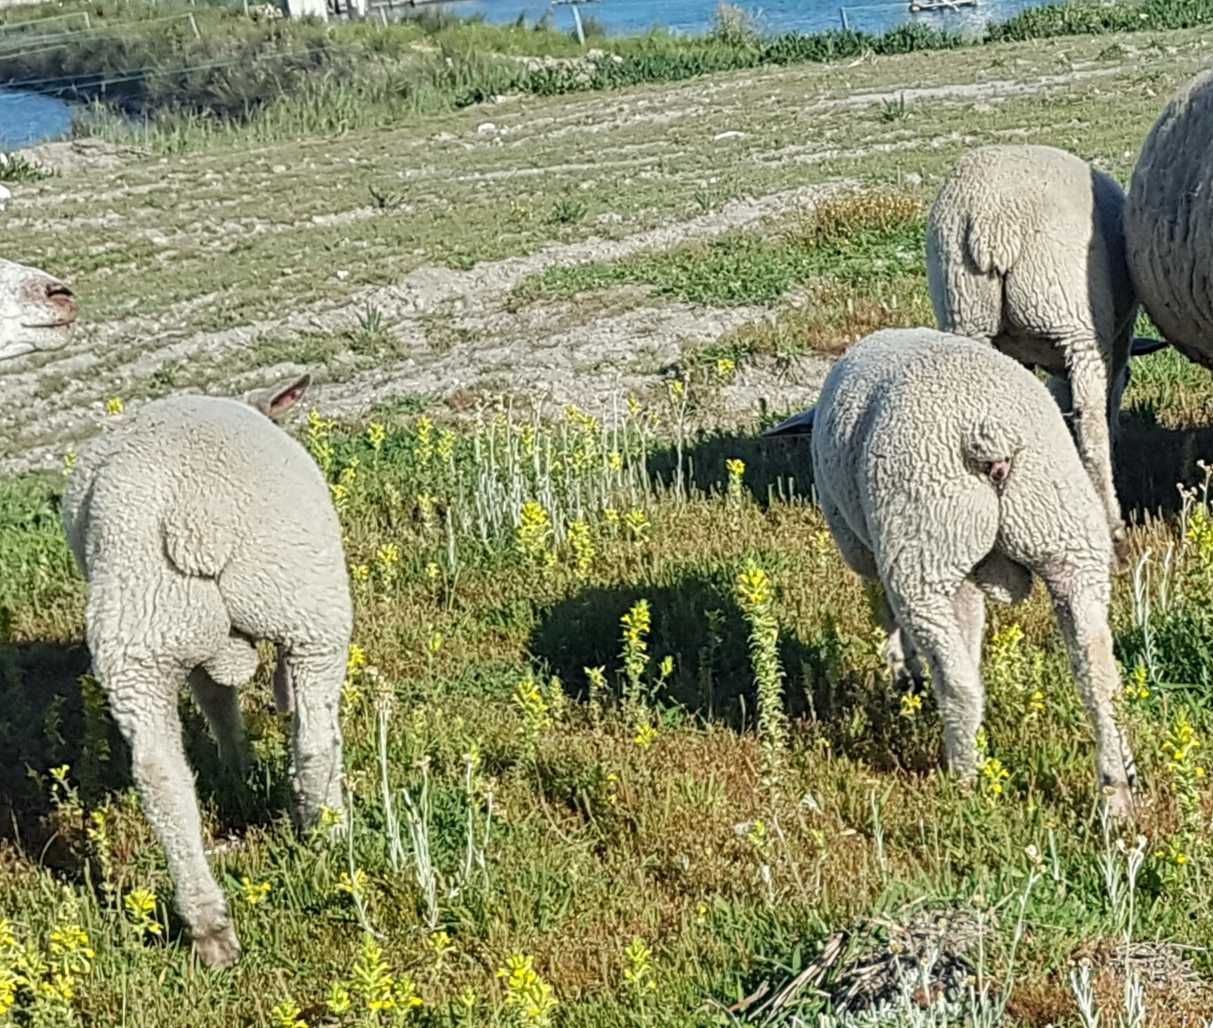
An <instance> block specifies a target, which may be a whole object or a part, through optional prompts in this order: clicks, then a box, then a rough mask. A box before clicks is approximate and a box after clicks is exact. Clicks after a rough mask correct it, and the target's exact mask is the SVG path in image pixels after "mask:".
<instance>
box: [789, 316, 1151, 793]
mask: <svg viewBox="0 0 1213 1028" xmlns="http://www.w3.org/2000/svg"><path fill="white" fill-rule="evenodd" d="M806 430H811V432H812V438H811V450H812V463H813V479H814V485H815V488H816V490H817V495H818V498H819V500H820V502H821V507H822V511H823V512H824V514H825V517H826V520H827V522H828V524H829V526H830V531H831V533H832V535H833V537H834V540H835V542H836V543H837V544H838V548H839V550H840V551H841V552H842V556H843V559H844V560H845V561H846V563H847V564H848V565H849V566H850V567H851V568H852V569H853V570H854V571H855V572H856V573H857V574H859V575H861V576H862V577H863V578H865V579H867V580H868V581H869V582H870V583H872V584H873V585H876V584H877V583H878V584H879V586H881V587H882V588H881V589H879V590H873V591H874V592H876V594H877V595H876V599H877V606H878V616H879V618H880V620H881V622H882V625H883V627H884V629H885V631H886V632H887V633H888V636H889V638H888V648H887V653H888V658H889V662H890V666H891V669H892V670H893V672H894V674H895V675H896V676H898V677H903V678H904V677H905V676H907V675H913V674H914V673H915V665H916V662H917V660H918V656H919V654H921V655H922V656H924V657H925V658H926V660H927V661H928V662H929V665H930V668H931V678H932V682H933V684H934V688H935V694H936V698H937V700H938V703H939V709H940V715H941V717H942V720H943V725H944V750H945V754H946V757H947V762H948V765H949V767H950V768H951V769H952V770H953V771H955V772H957V773H959V774H960V775H962V776H964V777H966V778H971V777H972V776H973V775H974V774H975V772H976V767H977V749H976V737H977V731H978V729H979V727H980V726H981V722H982V716H983V706H984V702H985V690H984V687H983V685H982V681H981V671H980V661H981V646H982V636H983V634H984V630H985V614H986V610H985V599H986V597H987V596H989V597H991V598H994V599H997V600H999V601H1001V602H1008V603H1015V602H1020V601H1022V600H1024V599H1026V598H1027V596H1028V594H1029V592H1030V591H1031V584H1032V575H1033V574H1036V575H1039V576H1040V577H1041V578H1042V579H1043V580H1044V583H1045V585H1046V587H1047V588H1048V590H1049V593H1050V595H1051V597H1052V600H1053V605H1054V609H1055V611H1056V614H1057V620H1058V623H1059V626H1060V628H1061V632H1062V635H1063V637H1064V639H1065V643H1066V648H1067V650H1068V652H1069V656H1070V663H1071V667H1072V668H1073V672H1074V677H1075V679H1076V681H1077V684H1078V689H1079V691H1080V693H1081V694H1082V698H1083V701H1084V704H1085V705H1086V708H1087V711H1088V713H1089V715H1090V719H1091V725H1092V728H1093V729H1094V732H1095V740H1096V746H1097V757H1096V763H1097V768H1098V775H1099V782H1100V785H1101V786H1103V787H1104V789H1105V791H1106V796H1107V803H1108V808H1109V811H1110V812H1111V813H1113V814H1116V815H1124V814H1127V813H1128V812H1129V811H1130V810H1131V807H1132V786H1133V784H1134V780H1135V777H1136V776H1135V770H1134V761H1133V756H1132V753H1131V750H1130V747H1129V745H1128V743H1127V741H1126V740H1125V739H1124V738H1123V736H1122V734H1121V730H1120V728H1119V726H1118V724H1117V721H1116V715H1115V711H1114V708H1113V704H1112V697H1113V695H1114V694H1115V692H1116V690H1117V689H1118V687H1119V685H1120V676H1119V672H1118V670H1117V667H1116V662H1115V659H1114V658H1113V652H1112V634H1111V631H1110V629H1109V627H1108V600H1109V593H1110V574H1111V571H1110V563H1111V555H1112V554H1111V539H1110V537H1109V534H1108V529H1107V524H1106V521H1105V518H1104V508H1103V505H1102V504H1101V503H1100V501H1099V498H1098V497H1097V496H1096V494H1095V489H1094V487H1093V486H1092V484H1091V480H1090V478H1089V477H1088V476H1087V474H1086V472H1085V471H1084V469H1083V467H1082V464H1081V463H1080V461H1079V459H1078V453H1077V451H1076V450H1075V447H1074V443H1073V441H1072V439H1071V438H1070V434H1069V432H1068V430H1067V428H1066V425H1065V422H1064V421H1063V420H1062V416H1061V412H1060V411H1059V410H1058V408H1057V404H1056V403H1055V402H1054V400H1053V399H1052V397H1051V396H1050V395H1049V393H1048V391H1047V390H1046V389H1045V387H1044V386H1043V385H1042V384H1041V383H1040V382H1039V381H1038V380H1037V379H1036V377H1035V376H1034V375H1033V374H1032V373H1031V372H1030V371H1028V370H1026V369H1025V368H1023V367H1022V366H1021V365H1019V364H1018V363H1017V362H1015V361H1014V360H1012V359H1011V358H1009V357H1006V356H1004V355H1003V354H1001V353H999V352H998V351H997V350H995V349H993V348H992V347H990V346H989V345H987V344H985V343H982V342H978V341H976V340H973V339H968V338H965V337H961V336H956V335H952V334H950V333H945V332H939V331H936V330H933V329H926V328H918V329H885V330H882V331H878V332H875V333H873V334H871V335H869V336H867V337H865V338H864V339H861V340H860V341H859V342H857V343H856V344H854V346H852V347H851V348H850V349H849V350H848V351H847V352H846V354H844V355H843V357H842V358H841V359H840V360H839V361H838V362H837V363H836V364H835V365H834V367H833V368H831V369H830V372H829V374H828V375H827V376H826V379H825V383H824V385H823V387H822V391H821V396H820V398H819V399H818V402H817V404H816V406H815V407H814V408H813V409H812V411H811V412H808V413H806V414H800V415H797V416H795V417H793V418H790V419H788V420H787V421H785V422H783V423H782V424H780V425H777V426H775V428H773V429H770V430H769V431H768V433H767V434H769V435H782V434H793V433H803V432H804V431H806Z"/></svg>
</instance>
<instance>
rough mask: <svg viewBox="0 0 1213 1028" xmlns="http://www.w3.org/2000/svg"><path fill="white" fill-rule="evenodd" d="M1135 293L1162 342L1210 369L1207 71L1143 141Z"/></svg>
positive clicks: (1135, 221) (1210, 107)
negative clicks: (1163, 339)
mask: <svg viewBox="0 0 1213 1028" xmlns="http://www.w3.org/2000/svg"><path fill="white" fill-rule="evenodd" d="M1125 239H1126V244H1127V246H1128V262H1129V272H1130V274H1131V275H1132V278H1133V285H1134V289H1135V290H1136V292H1137V296H1138V297H1139V299H1140V300H1141V304H1142V306H1143V307H1144V308H1145V310H1146V313H1147V314H1149V316H1150V320H1151V321H1153V322H1154V324H1155V325H1156V326H1157V327H1158V330H1159V331H1160V332H1161V333H1162V335H1163V337H1164V338H1165V339H1166V341H1167V342H1168V343H1170V344H1171V345H1172V346H1174V347H1175V348H1176V349H1178V350H1180V351H1181V352H1182V353H1183V354H1184V355H1185V356H1187V357H1188V358H1189V359H1190V360H1193V361H1196V362H1197V363H1199V364H1203V365H1204V366H1205V367H1207V368H1213V279H1211V277H1210V267H1211V265H1213V69H1210V70H1208V71H1205V72H1202V73H1201V74H1199V75H1197V76H1196V77H1195V78H1193V79H1192V80H1191V81H1189V82H1187V83H1186V84H1185V85H1184V86H1183V87H1182V88H1181V89H1179V90H1178V91H1177V92H1176V93H1175V95H1174V96H1173V97H1172V98H1171V99H1170V101H1169V102H1168V103H1167V105H1166V107H1165V108H1164V109H1163V111H1162V113H1161V114H1160V115H1159V117H1158V120H1157V121H1155V123H1154V125H1153V127H1152V128H1151V129H1150V131H1149V133H1148V134H1147V135H1146V139H1145V142H1144V143H1143V144H1142V148H1141V152H1140V154H1139V155H1138V158H1137V165H1136V166H1135V167H1134V169H1133V177H1132V180H1131V181H1130V183H1129V198H1128V204H1127V206H1126V208H1125Z"/></svg>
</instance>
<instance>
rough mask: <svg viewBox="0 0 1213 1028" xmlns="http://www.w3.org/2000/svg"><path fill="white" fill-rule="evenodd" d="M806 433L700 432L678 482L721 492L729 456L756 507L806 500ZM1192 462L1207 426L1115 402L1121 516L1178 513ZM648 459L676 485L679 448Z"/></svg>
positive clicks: (1210, 435)
mask: <svg viewBox="0 0 1213 1028" xmlns="http://www.w3.org/2000/svg"><path fill="white" fill-rule="evenodd" d="M809 439H810V437H809V436H808V435H791V436H780V437H774V438H763V437H761V436H760V435H759V434H758V430H757V429H756V430H755V431H754V433H753V434H752V435H743V434H713V433H709V432H701V433H699V435H698V436H697V437H696V438H695V439H693V440H692V441H690V442H689V443H688V444H687V445H685V446H684V448H683V452H682V482H683V483H684V485H685V486H686V487H687V488H688V489H692V490H695V491H697V492H702V493H706V494H708V495H712V494H717V495H720V494H723V493H724V491H725V488H726V487H727V485H728V471H727V470H726V467H725V462H726V461H728V460H730V459H734V458H735V459H739V460H741V461H743V462H744V463H745V475H744V477H743V484H744V486H745V488H746V489H747V490H748V491H749V492H750V493H751V494H752V496H753V499H754V500H755V502H757V503H758V504H759V505H760V506H762V507H766V506H767V505H768V504H769V503H770V502H771V500H772V498H774V499H776V500H778V499H785V500H786V499H795V500H799V501H802V502H811V501H812V499H813V495H814V494H813V468H812V464H811V458H810V455H809ZM1199 460H1205V461H1208V462H1210V463H1213V425H1195V426H1192V427H1183V428H1168V427H1166V426H1163V425H1161V424H1159V422H1158V420H1157V418H1156V416H1155V413H1154V411H1153V410H1152V409H1151V408H1150V407H1148V406H1144V405H1141V404H1136V405H1133V406H1126V407H1124V408H1122V410H1121V412H1120V438H1119V440H1118V444H1117V449H1116V452H1115V454H1114V469H1113V470H1114V474H1115V481H1116V490H1117V494H1118V496H1119V497H1120V501H1121V506H1122V507H1123V509H1124V513H1125V518H1126V519H1129V520H1135V521H1138V522H1140V521H1141V520H1142V519H1143V518H1144V517H1145V516H1146V515H1149V516H1151V517H1158V516H1159V515H1162V516H1167V515H1172V514H1175V513H1177V512H1178V511H1179V509H1180V494H1179V489H1178V488H1177V487H1178V485H1179V484H1183V485H1188V486H1190V485H1195V484H1198V483H1200V482H1201V481H1203V479H1204V473H1203V472H1202V471H1201V470H1200V468H1199V467H1198V466H1197V461H1199ZM648 465H649V470H650V473H651V474H652V476H653V478H654V479H655V480H656V481H657V482H659V483H661V484H662V485H664V486H666V487H667V488H670V487H673V486H674V485H675V484H676V483H677V481H678V468H679V464H678V454H677V451H676V450H675V449H674V448H673V447H664V448H661V449H658V450H656V451H654V452H653V453H652V454H651V455H650V456H649V461H648Z"/></svg>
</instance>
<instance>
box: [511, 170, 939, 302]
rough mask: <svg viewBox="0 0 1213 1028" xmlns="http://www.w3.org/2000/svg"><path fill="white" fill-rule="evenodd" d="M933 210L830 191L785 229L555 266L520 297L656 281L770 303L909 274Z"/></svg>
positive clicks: (523, 287)
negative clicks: (831, 195) (804, 291)
mask: <svg viewBox="0 0 1213 1028" xmlns="http://www.w3.org/2000/svg"><path fill="white" fill-rule="evenodd" d="M923 231H924V212H923V210H922V209H921V207H920V206H919V205H918V204H917V203H916V202H915V201H914V200H913V199H912V198H910V197H907V196H905V195H903V194H894V193H881V192H866V193H860V194H857V195H855V196H851V197H844V198H842V199H840V200H827V201H825V202H824V203H822V204H821V205H819V206H818V207H816V208H815V209H814V211H813V213H812V214H810V215H808V216H807V217H806V218H804V219H802V220H801V222H800V223H799V224H796V223H793V224H791V225H789V226H788V227H786V228H782V229H780V230H778V231H777V232H769V231H768V232H739V233H735V234H731V235H726V236H723V237H721V238H719V239H714V240H712V241H710V242H707V243H697V244H693V245H689V246H681V247H678V248H676V249H674V250H668V251H663V252H658V253H652V254H641V255H638V256H636V257H631V258H628V259H627V260H620V261H615V262H612V263H609V264H608V263H601V264H582V265H578V266H576V267H572V268H564V267H559V266H553V267H551V268H549V269H548V270H546V271H544V272H542V273H540V274H539V275H536V276H534V277H533V278H532V279H528V280H526V281H524V282H522V283H520V284H519V286H518V287H517V289H516V290H515V297H516V299H518V300H519V301H524V302H525V301H529V300H534V299H535V298H536V297H539V296H547V295H551V296H572V295H575V294H576V293H580V292H583V291H585V290H590V289H605V288H609V287H612V286H624V285H644V286H649V287H651V289H652V292H653V294H654V295H656V296H660V297H663V298H668V299H671V300H682V301H685V302H687V303H702V304H720V305H729V304H769V303H773V302H775V301H777V300H779V299H781V298H782V297H783V296H784V295H785V294H786V293H787V292H788V290H789V289H791V288H792V287H793V286H796V285H800V284H803V283H805V282H808V281H810V280H818V281H819V282H820V280H823V279H826V278H827V277H828V279H829V280H830V282H831V284H838V285H843V286H849V287H852V288H854V287H859V286H863V285H868V284H870V283H872V282H875V281H881V280H887V279H889V278H890V277H896V276H904V275H906V274H909V273H913V272H914V271H916V270H917V269H918V267H919V265H921V263H922V260H921V254H922V248H923V245H924V242H923V239H924V237H923Z"/></svg>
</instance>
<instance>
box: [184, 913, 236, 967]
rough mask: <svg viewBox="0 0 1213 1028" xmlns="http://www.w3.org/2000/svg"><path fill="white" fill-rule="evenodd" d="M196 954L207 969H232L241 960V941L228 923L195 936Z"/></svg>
mask: <svg viewBox="0 0 1213 1028" xmlns="http://www.w3.org/2000/svg"><path fill="white" fill-rule="evenodd" d="M194 952H195V953H196V954H197V955H198V959H199V960H201V961H202V963H203V964H205V965H206V966H207V967H214V968H223V967H231V966H232V965H233V964H235V963H236V961H238V960H239V959H240V940H238V939H237V938H236V930H235V929H234V928H233V927H232V926H231V925H230V924H227V923H223V924H220V925H218V926H217V927H215V928H212V929H211V930H210V931H208V932H203V933H201V934H198V935H195V936H194Z"/></svg>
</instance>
